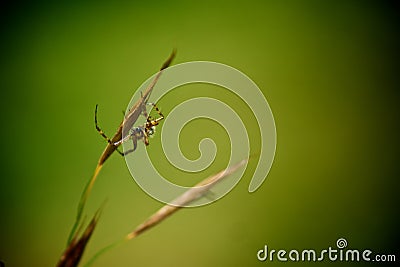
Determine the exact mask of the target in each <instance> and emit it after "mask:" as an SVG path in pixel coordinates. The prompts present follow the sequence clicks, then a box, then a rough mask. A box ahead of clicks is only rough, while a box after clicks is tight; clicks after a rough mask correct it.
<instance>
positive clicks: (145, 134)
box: [94, 103, 164, 156]
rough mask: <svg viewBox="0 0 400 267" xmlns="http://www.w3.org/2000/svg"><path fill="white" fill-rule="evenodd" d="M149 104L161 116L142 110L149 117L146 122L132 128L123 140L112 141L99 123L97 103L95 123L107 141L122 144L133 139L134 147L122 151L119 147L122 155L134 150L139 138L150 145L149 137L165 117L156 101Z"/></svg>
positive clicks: (112, 143)
mask: <svg viewBox="0 0 400 267" xmlns="http://www.w3.org/2000/svg"><path fill="white" fill-rule="evenodd" d="M147 105H151V106H153V107H154V108H155V109H156V111H157V113H158V115H159V116H160V117H159V118H155V119H153V118H152V117H151V116H148V115H147V112H146V110H144V111H143V112H142V114H143V115H144V116H146V117H147V120H146V123H145V124H144V125H143V126H138V127H134V128H132V129H130V131H129V134H128V135H127V136H125V137H124V138H122V139H121V140H119V141H117V142H112V141H111V140H110V138H108V137H107V136H106V134H105V133H104V132H103V131H102V130H101V129H100V127H99V126H98V124H97V105H96V110H95V117H94V121H95V125H96V130H97V131H98V132H99V134H100V135H101V136H102V137H103V138H104V139H106V140H107V142H108V143H109V144H111V145H113V146H119V145H120V144H122V143H124V142H125V141H127V140H129V139H132V142H133V149H130V150H127V151H125V152H121V151H119V150H118V149H117V151H118V153H119V154H121V155H122V156H126V155H127V154H129V153H131V152H133V151H135V150H136V148H137V140H143V142H144V144H145V145H146V146H148V145H149V137H150V136H152V135H153V134H154V133H155V130H156V126H157V125H158V124H159V123H160V121H161V120H163V119H164V115H163V114H162V113H161V111H160V110H159V109H158V107H157V106H156V104H155V103H147Z"/></svg>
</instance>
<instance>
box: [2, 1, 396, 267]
mask: <svg viewBox="0 0 400 267" xmlns="http://www.w3.org/2000/svg"><path fill="white" fill-rule="evenodd" d="M0 9H1V11H0V12H1V25H0V29H1V31H0V32H1V43H0V46H1V50H0V53H1V57H0V85H1V92H2V96H1V100H0V101H1V105H0V108H1V118H2V120H1V127H2V128H1V138H2V139H1V140H2V147H3V150H2V153H1V160H0V162H1V170H2V175H1V178H0V188H1V194H0V200H1V206H0V260H2V261H3V262H4V263H5V266H54V265H55V264H56V262H57V261H58V258H59V257H60V255H61V253H62V251H63V249H64V248H65V243H66V239H67V236H68V233H69V230H70V229H71V227H72V224H73V219H74V217H75V212H76V207H77V204H78V200H79V197H80V194H81V192H82V190H83V187H84V185H85V183H86V182H87V180H88V179H89V177H90V176H91V174H92V172H93V170H94V167H95V165H96V162H97V159H98V157H99V155H100V153H101V152H102V150H103V148H104V147H105V142H104V140H103V139H102V138H101V137H100V136H99V135H98V133H97V132H96V131H95V129H94V122H93V112H94V107H95V105H96V104H99V105H100V110H99V117H100V121H101V125H102V127H103V128H104V130H105V131H106V132H107V133H108V134H110V135H111V134H113V133H114V131H115V130H116V127H117V126H118V124H119V122H120V121H121V119H122V114H121V110H124V109H125V108H126V105H127V104H128V102H129V100H130V98H131V96H132V94H133V93H134V91H135V90H136V89H137V88H138V87H139V86H140V84H141V83H142V82H144V81H145V80H146V79H147V78H148V77H149V76H150V75H152V74H154V73H155V72H156V71H157V69H158V68H159V66H160V65H161V63H162V62H163V61H164V60H165V59H166V57H167V56H168V55H169V53H170V51H171V50H172V48H174V47H176V48H177V49H178V54H177V58H176V60H175V61H174V64H176V63H181V62H186V61H194V60H210V61H216V62H221V63H225V64H228V65H230V66H233V67H235V68H237V69H239V70H241V71H243V72H244V73H245V74H247V75H248V76H249V77H250V78H251V79H252V80H254V81H255V82H256V83H257V85H258V86H259V87H260V88H261V90H262V91H263V93H264V95H265V97H266V98H267V100H268V102H269V104H270V106H271V109H272V111H273V114H274V117H275V122H276V126H277V140H278V143H277V151H276V157H275V162H274V164H273V167H272V169H271V172H270V174H269V176H268V178H267V180H266V181H265V183H264V184H263V185H262V186H261V188H260V189H259V190H258V191H256V192H255V193H253V194H249V193H248V192H247V188H248V184H249V182H250V176H249V175H247V176H245V177H244V178H243V179H242V181H241V182H240V183H239V185H238V186H237V187H235V189H234V190H233V191H232V192H231V193H230V194H228V195H227V196H226V197H224V198H223V199H221V200H220V201H217V202H216V203H214V204H212V205H208V206H205V207H201V208H192V209H186V210H182V211H180V212H178V213H177V214H175V215H174V216H172V217H171V218H169V219H168V220H167V221H165V222H163V223H162V224H160V225H159V226H157V227H156V228H154V229H152V230H151V231H149V232H147V233H145V234H144V235H142V236H140V237H139V238H138V239H136V240H132V241H131V242H130V243H127V244H125V245H123V246H121V247H118V248H117V249H114V250H112V251H110V252H108V253H106V254H104V255H103V256H102V257H101V258H99V260H98V261H97V262H96V264H95V265H94V266H188V265H190V266H263V265H264V266H265V265H266V264H268V265H269V266H271V265H275V264H280V265H291V264H297V265H300V263H279V262H276V261H274V262H259V261H258V260H257V258H256V253H257V251H258V250H259V249H261V248H263V246H264V245H268V246H269V247H270V248H273V249H286V250H291V249H299V250H302V249H306V248H313V249H316V250H319V249H325V248H327V247H329V246H332V247H335V242H336V240H337V239H338V238H340V237H344V238H346V239H347V241H348V243H349V247H351V248H358V249H361V250H363V249H366V248H368V249H371V250H373V251H374V252H375V253H382V254H397V258H399V255H398V246H397V242H398V239H399V230H398V226H399V219H398V215H399V209H398V204H397V203H398V202H399V197H398V188H399V182H398V178H399V171H398V158H397V155H398V151H399V140H398V136H399V135H398V131H397V128H398V127H397V126H398V112H397V109H398V101H399V98H398V77H397V75H398V73H397V72H396V71H395V65H398V62H399V61H398V60H399V58H398V55H397V52H398V51H397V50H398V45H399V42H398V36H399V30H398V24H397V23H398V15H399V5H398V4H397V3H396V2H395V1H375V2H374V1H225V2H220V1H199V2H190V1H148V2H145V1H142V2H140V3H136V2H134V1H132V2H122V3H121V2H120V3H116V2H112V3H111V2H108V1H104V2H99V1H96V2H93V3H91V2H85V3H82V2H81V1H77V2H76V3H73V2H68V3H64V4H61V3H57V4H56V3H35V4H33V3H32V4H23V3H13V4H9V5H7V4H2V6H1V8H0ZM197 87H198V86H197ZM206 92H207V91H204V94H206ZM220 97H221V98H223V96H221V95H220ZM176 104H178V103H174V98H173V97H171V96H170V97H169V98H167V99H164V100H163V101H162V105H161V108H163V111H165V113H167V114H168V111H170V110H171V109H172V108H173V107H174V105H176ZM238 105H241V103H238ZM244 112H247V111H246V110H245V111H244ZM250 119H252V118H249V120H250ZM199 123H200V122H199ZM203 123H204V122H203ZM251 125H252V124H251V123H250V126H249V128H248V130H249V132H252V131H253V130H254V129H252V126H251ZM188 126H189V125H188ZM192 126H193V127H195V129H204V131H203V132H202V131H200V133H199V134H198V135H199V136H202V135H203V134H204V135H206V134H207V133H209V132H212V133H213V134H214V135H217V136H218V135H219V133H221V135H222V136H224V135H225V133H224V132H223V131H220V130H219V129H218V126H215V125H210V126H204V127H202V124H201V123H200V124H198V126H196V125H192ZM208 127H214V128H215V129H214V130H213V131H208V130H207V129H209V128H208ZM185 131H186V130H185ZM185 131H183V136H182V140H181V141H182V142H183V144H184V145H185V144H186V143H189V142H191V140H190V138H188V137H187V135H190V131H191V130H190V127H188V129H187V133H186V137H185ZM192 131H193V130H192ZM158 138H159V137H158ZM185 138H186V139H185ZM216 139H217V141H218V138H216ZM220 139H221V142H224V140H225V139H226V138H224V137H223V138H220ZM158 140H159V139H158ZM196 140H197V139H196ZM196 142H197V141H196ZM157 143H159V142H157V137H156V139H155V141H154V140H152V145H153V144H154V149H156V148H157ZM152 145H150V147H149V149H153V148H152ZM158 145H159V144H158ZM253 145H254V144H253ZM189 148H190V149H184V152H186V153H188V157H191V156H193V157H196V153H197V143H196V145H191V146H190V147H189ZM193 151H194V152H193ZM190 153H193V155H190ZM153 158H157V157H156V156H155V157H153ZM218 160H219V161H218V162H219V163H221V164H222V165H219V166H217V167H214V169H213V170H214V171H217V170H219V169H220V168H221V166H223V164H224V162H226V160H224V154H223V153H222V155H221V154H219V155H218ZM218 162H217V163H218ZM219 163H218V164H219ZM185 179H186V180H185V183H186V182H187V181H188V180H187V179H190V178H185ZM187 183H188V184H191V183H190V182H187ZM106 198H107V199H108V202H107V205H106V208H105V210H104V212H103V215H102V217H101V220H100V223H99V225H98V228H97V229H96V231H95V233H94V236H93V238H92V240H91V241H90V243H89V246H88V249H87V251H86V253H85V256H84V258H83V261H86V260H88V259H89V258H90V257H91V256H92V255H93V254H94V253H95V252H97V251H98V250H99V249H100V248H102V247H104V246H105V245H107V244H109V243H111V242H113V241H115V240H118V239H120V238H122V237H123V236H124V235H125V234H126V233H128V232H129V231H131V230H133V228H134V227H135V226H136V225H138V224H139V223H141V222H142V221H143V220H144V219H146V218H147V216H149V215H151V214H152V213H153V212H154V211H156V210H157V209H158V208H160V207H161V206H162V204H161V203H159V202H157V201H155V200H154V199H152V198H150V197H149V196H148V195H146V194H145V193H144V192H142V191H141V190H140V188H139V187H138V186H137V185H136V184H135V182H134V181H133V179H132V178H131V176H130V174H129V172H128V170H127V167H126V164H125V161H124V160H123V158H121V157H120V156H118V155H113V156H112V157H111V159H110V160H109V161H108V162H107V163H106V165H105V167H104V169H103V171H102V172H101V174H100V176H99V179H98V181H97V183H96V184H95V187H94V189H93V194H92V195H91V198H90V200H89V203H88V206H87V209H86V210H85V214H87V216H88V218H89V217H90V216H92V215H93V212H94V211H95V210H96V209H97V208H98V207H99V206H100V205H101V203H102V202H103V201H104V200H105V199H106ZM338 264H339V265H345V263H344V262H341V263H338ZM347 264H349V263H347ZM307 265H308V264H307ZM315 265H317V264H315Z"/></svg>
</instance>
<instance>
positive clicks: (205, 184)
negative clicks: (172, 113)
mask: <svg viewBox="0 0 400 267" xmlns="http://www.w3.org/2000/svg"><path fill="white" fill-rule="evenodd" d="M247 162H248V159H244V160H242V161H240V162H238V163H237V164H235V165H234V166H232V167H230V168H228V169H225V170H223V171H220V172H219V173H217V174H214V175H212V176H210V177H208V178H206V179H204V180H203V181H201V182H200V183H198V184H197V185H195V186H194V187H192V188H190V189H188V190H187V191H186V192H185V193H183V194H182V195H180V196H179V197H177V198H176V199H175V200H174V201H173V202H172V204H171V205H169V204H167V205H165V206H163V207H162V208H161V209H159V210H158V211H157V212H156V213H154V214H153V215H152V216H150V217H149V218H148V219H147V220H146V221H144V222H143V223H142V224H140V225H139V226H138V227H136V228H135V230H133V231H132V232H131V233H129V234H128V235H126V236H125V238H124V239H122V240H120V241H117V242H115V243H113V244H111V245H109V246H107V247H105V248H103V249H102V250H100V251H99V252H97V253H96V254H95V255H94V256H93V257H92V258H91V259H90V260H89V261H88V262H87V263H86V265H85V267H89V266H91V265H92V264H93V263H94V262H95V260H96V259H97V258H98V257H99V256H101V255H102V254H103V253H105V252H106V251H108V250H110V249H112V248H114V247H116V246H118V245H121V244H123V243H125V242H127V241H129V240H131V239H133V238H135V237H137V236H139V235H140V234H142V233H144V232H145V231H147V230H149V229H151V228H152V227H153V226H155V225H157V224H159V223H161V222H162V221H164V220H165V219H166V218H168V217H169V216H171V215H172V214H174V213H175V212H176V211H178V210H180V209H181V208H182V206H184V205H187V204H190V203H191V202H193V201H195V200H197V199H199V198H201V197H203V196H204V195H206V194H207V193H209V192H210V190H211V189H212V187H214V186H215V185H216V184H217V183H218V182H220V181H222V180H223V179H224V178H227V177H228V176H229V175H231V174H233V173H234V172H236V171H237V170H238V169H239V168H240V167H242V166H244V165H245V164H246V163H247Z"/></svg>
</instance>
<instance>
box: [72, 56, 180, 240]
mask: <svg viewBox="0 0 400 267" xmlns="http://www.w3.org/2000/svg"><path fill="white" fill-rule="evenodd" d="M175 54H176V51H175V50H174V51H173V52H172V53H171V55H170V56H169V58H168V59H167V60H166V61H165V62H164V63H163V65H162V66H161V68H160V71H159V72H158V73H157V75H156V77H155V78H154V79H153V81H152V82H151V84H150V85H149V86H148V87H147V89H146V90H145V91H144V93H143V94H142V97H141V98H140V99H139V100H138V102H137V103H136V104H135V105H134V106H133V107H132V108H131V109H130V111H129V113H128V114H127V115H126V116H125V118H124V120H123V121H122V122H121V124H120V125H119V127H118V129H117V132H116V133H115V134H114V136H113V138H111V142H110V143H108V144H107V146H106V148H105V149H104V151H103V153H102V154H101V156H100V158H99V161H98V163H97V166H96V168H95V171H94V173H93V176H92V177H91V179H90V180H89V181H88V183H87V184H86V186H85V189H84V190H83V192H82V196H81V199H80V201H79V204H78V210H77V215H76V218H75V223H74V225H73V227H72V229H71V232H70V234H69V237H68V244H69V243H70V242H71V241H72V237H73V236H74V235H75V233H76V230H77V227H78V225H79V223H80V222H81V218H82V213H83V209H84V207H85V204H86V201H87V199H88V197H89V195H90V192H91V190H92V188H93V185H94V183H95V181H96V179H97V176H98V175H99V173H100V170H101V168H102V167H103V165H104V163H105V162H106V160H107V159H108V158H109V157H110V156H111V155H112V154H113V153H114V152H115V151H116V150H117V148H118V146H119V145H120V144H118V145H114V143H115V142H117V141H119V140H121V139H122V138H123V136H122V133H123V132H128V131H125V129H131V128H132V127H133V125H134V124H135V122H136V121H137V119H138V118H139V116H140V114H142V112H143V110H145V109H146V104H147V101H148V99H149V97H150V94H151V92H152V91H153V88H154V86H155V85H156V83H157V81H158V79H159V78H160V76H161V74H162V71H163V70H164V69H166V68H167V67H168V66H169V65H170V64H171V62H172V60H173V59H174V57H175ZM123 130H124V131H123Z"/></svg>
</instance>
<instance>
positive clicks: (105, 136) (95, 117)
mask: <svg viewBox="0 0 400 267" xmlns="http://www.w3.org/2000/svg"><path fill="white" fill-rule="evenodd" d="M97 106H98V105H96V109H95V111H94V124H95V126H96V130H97V131H98V132H99V134H100V135H101V136H102V137H103V138H104V139H106V140H107V143H109V144H113V143H112V141H111V140H110V138H108V137H107V135H106V134H105V133H104V132H103V130H102V129H101V128H100V127H99V125H98V124H97Z"/></svg>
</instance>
